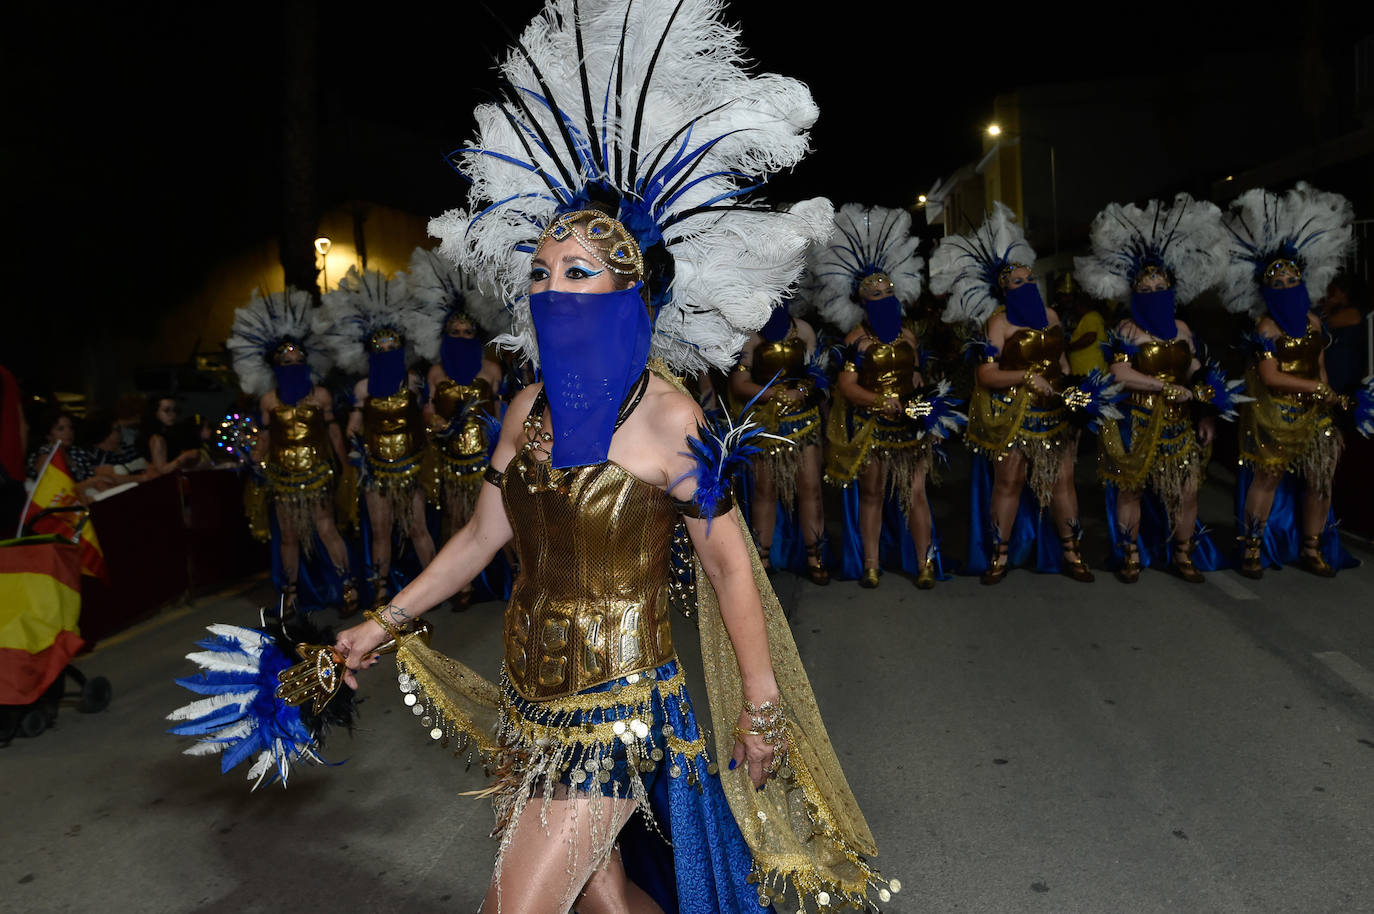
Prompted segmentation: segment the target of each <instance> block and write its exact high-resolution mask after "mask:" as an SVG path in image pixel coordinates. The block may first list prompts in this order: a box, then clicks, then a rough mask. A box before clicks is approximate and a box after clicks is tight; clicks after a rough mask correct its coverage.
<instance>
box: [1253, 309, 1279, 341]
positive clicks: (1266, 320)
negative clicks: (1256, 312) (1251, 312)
mask: <svg viewBox="0 0 1374 914" xmlns="http://www.w3.org/2000/svg"><path fill="white" fill-rule="evenodd" d="M1255 332H1257V333H1258V334H1259V335H1260V336H1263V337H1268V338H1270V339H1275V338H1277V337H1279V336H1282V335H1283V331H1281V330H1280V329H1279V325H1278V322H1277V321H1275V320H1274V319H1273V318H1272V317H1270V316H1269V315H1267V314H1266V315H1265V316H1264V317H1262V318H1260V322H1259V324H1258V325H1257V326H1256V327H1255Z"/></svg>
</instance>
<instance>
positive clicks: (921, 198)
mask: <svg viewBox="0 0 1374 914" xmlns="http://www.w3.org/2000/svg"><path fill="white" fill-rule="evenodd" d="M916 202H917V203H918V204H920V205H921V206H925V205H926V195H925V194H921V195H920V196H919V197H917V198H916Z"/></svg>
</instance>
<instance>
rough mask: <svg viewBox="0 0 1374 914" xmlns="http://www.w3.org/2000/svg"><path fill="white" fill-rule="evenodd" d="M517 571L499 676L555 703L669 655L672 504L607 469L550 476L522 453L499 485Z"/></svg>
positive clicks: (611, 465) (645, 485)
mask: <svg viewBox="0 0 1374 914" xmlns="http://www.w3.org/2000/svg"><path fill="white" fill-rule="evenodd" d="M501 488H502V493H503V496H504V499H505V505H506V514H507V515H508V516H509V518H510V524H511V529H512V531H513V532H514V534H515V539H514V542H515V550H516V553H517V555H518V556H519V562H520V574H519V576H518V577H517V578H516V579H515V585H514V586H513V588H512V589H511V595H510V602H509V604H508V605H507V608H506V618H505V644H506V675H507V677H508V678H509V679H510V683H511V685H512V686H514V688H515V690H516V691H517V692H519V693H520V695H521V696H523V697H524V698H526V699H529V700H531V701H539V700H544V699H550V698H558V697H562V696H566V695H571V694H572V693H574V692H579V691H582V690H583V689H587V688H590V687H591V686H596V685H601V684H602V683H605V682H609V681H610V680H612V679H618V678H620V677H621V676H628V675H629V674H631V673H640V672H643V671H645V670H649V669H653V668H654V667H657V666H660V665H661V664H663V663H666V662H667V661H668V660H669V659H671V658H672V657H673V636H672V630H671V628H670V626H669V616H668V593H669V584H670V572H669V550H670V548H671V545H672V539H673V531H674V529H675V527H676V524H677V520H678V513H677V510H676V509H675V508H674V507H673V503H672V500H671V499H669V497H668V496H667V495H666V494H664V493H663V492H661V491H659V490H658V489H656V488H654V487H653V486H651V485H649V484H648V483H646V482H642V481H641V480H639V479H636V478H635V477H633V476H631V475H630V474H629V472H627V471H626V470H625V469H624V468H623V467H621V466H619V465H618V464H615V463H611V462H610V461H607V462H605V463H599V464H595V465H592V466H585V467H576V468H573V469H569V470H551V469H550V466H549V464H548V463H547V462H545V461H538V460H535V459H533V458H532V457H530V456H529V455H528V454H526V453H525V452H523V451H522V452H521V453H520V454H518V455H517V456H516V457H515V458H514V459H512V460H511V462H510V465H509V466H508V467H507V468H506V473H505V477H504V480H503V483H502V487H501Z"/></svg>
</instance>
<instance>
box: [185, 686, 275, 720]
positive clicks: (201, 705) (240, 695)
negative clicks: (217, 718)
mask: <svg viewBox="0 0 1374 914" xmlns="http://www.w3.org/2000/svg"><path fill="white" fill-rule="evenodd" d="M256 695H257V691H256V690H254V689H247V690H245V691H242V692H224V693H222V694H220V695H211V696H209V697H208V698H201V699H198V700H196V701H193V702H191V703H190V704H185V705H182V706H181V707H179V708H177V709H176V710H175V711H173V712H172V713H170V714H168V715H167V719H168V720H190V719H191V718H193V717H203V716H205V715H206V714H209V713H211V712H212V711H218V710H219V709H220V708H227V707H228V706H230V705H237V706H239V707H242V706H244V705H246V704H248V702H250V701H252V700H253V698H254V697H255V696H256Z"/></svg>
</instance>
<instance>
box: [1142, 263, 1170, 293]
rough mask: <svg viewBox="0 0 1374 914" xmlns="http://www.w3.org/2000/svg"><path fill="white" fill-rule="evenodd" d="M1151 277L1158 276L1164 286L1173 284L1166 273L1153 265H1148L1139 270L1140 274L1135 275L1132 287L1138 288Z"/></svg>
mask: <svg viewBox="0 0 1374 914" xmlns="http://www.w3.org/2000/svg"><path fill="white" fill-rule="evenodd" d="M1152 276H1158V277H1159V278H1160V279H1163V280H1164V283H1165V285H1168V286H1171V287H1172V286H1173V282H1172V281H1171V280H1170V279H1169V274H1168V272H1167V271H1165V270H1163V269H1161V268H1160V267H1159V266H1158V265H1157V264H1153V263H1148V264H1146V265H1145V266H1143V267H1141V268H1140V272H1139V273H1137V274H1136V277H1135V283H1134V285H1137V286H1138V285H1140V284H1141V283H1142V282H1144V281H1145V280H1147V279H1149V278H1150V277H1152Z"/></svg>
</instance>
